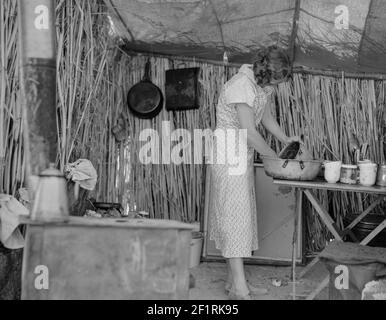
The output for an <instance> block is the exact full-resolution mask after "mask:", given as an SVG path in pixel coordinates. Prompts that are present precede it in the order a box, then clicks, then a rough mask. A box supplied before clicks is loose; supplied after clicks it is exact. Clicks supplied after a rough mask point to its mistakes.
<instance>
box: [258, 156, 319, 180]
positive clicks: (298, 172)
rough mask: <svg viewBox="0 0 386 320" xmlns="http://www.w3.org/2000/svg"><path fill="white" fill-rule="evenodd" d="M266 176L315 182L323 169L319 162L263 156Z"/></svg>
mask: <svg viewBox="0 0 386 320" xmlns="http://www.w3.org/2000/svg"><path fill="white" fill-rule="evenodd" d="M261 159H262V160H263V163H264V170H265V172H266V174H267V175H268V176H270V177H272V178H274V179H284V180H301V181H310V180H314V179H315V178H316V177H317V175H318V173H319V171H320V168H321V167H322V161H319V160H290V159H278V158H272V157H266V156H261Z"/></svg>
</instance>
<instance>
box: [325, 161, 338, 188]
mask: <svg viewBox="0 0 386 320" xmlns="http://www.w3.org/2000/svg"><path fill="white" fill-rule="evenodd" d="M341 167H342V161H326V162H324V178H325V179H326V181H327V182H328V183H337V182H338V181H339V179H340V169H341Z"/></svg>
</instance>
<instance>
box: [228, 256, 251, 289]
mask: <svg viewBox="0 0 386 320" xmlns="http://www.w3.org/2000/svg"><path fill="white" fill-rule="evenodd" d="M228 263H229V267H230V268H229V269H230V272H231V276H232V287H233V289H232V290H234V291H236V292H237V293H240V294H242V295H244V294H248V293H249V289H248V285H247V280H246V279H245V272H244V263H243V259H242V258H231V259H228Z"/></svg>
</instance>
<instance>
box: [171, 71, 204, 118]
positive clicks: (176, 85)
mask: <svg viewBox="0 0 386 320" xmlns="http://www.w3.org/2000/svg"><path fill="white" fill-rule="evenodd" d="M199 73H200V68H185V69H175V70H168V71H166V83H165V95H166V110H168V111H182V110H189V109H198V108H199V101H198V75H199Z"/></svg>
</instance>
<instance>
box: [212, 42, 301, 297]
mask: <svg viewBox="0 0 386 320" xmlns="http://www.w3.org/2000/svg"><path fill="white" fill-rule="evenodd" d="M290 72H291V67H290V60H289V58H288V56H287V54H286V53H285V52H284V51H283V50H281V49H280V48H278V47H276V46H272V47H269V48H266V49H261V50H260V51H259V52H258V54H257V58H256V61H255V62H254V64H253V65H243V66H242V67H241V68H240V70H239V72H238V73H237V74H236V75H235V76H234V77H233V78H231V79H230V80H229V81H228V82H227V83H226V84H225V85H224V88H223V90H222V93H221V95H220V98H219V101H218V105H217V109H216V115H217V128H216V132H218V130H223V131H224V132H229V130H232V129H233V130H234V131H235V132H236V135H232V138H230V136H229V135H228V134H226V139H215V144H214V148H213V150H214V158H213V164H212V165H211V176H212V187H211V188H212V199H211V210H210V213H211V232H210V238H211V240H214V241H215V243H216V248H217V249H219V250H221V252H222V255H223V257H224V258H225V259H226V260H227V265H228V281H227V284H226V290H227V292H228V293H229V298H230V299H248V300H249V299H251V294H264V293H266V292H267V291H266V290H265V289H259V288H254V287H252V286H251V285H250V284H249V283H247V281H246V278H245V273H244V265H243V258H247V257H251V256H252V252H253V251H255V250H257V249H258V237H257V214H256V198H255V190H254V170H253V159H254V151H255V150H256V151H257V152H258V153H259V154H261V155H266V156H272V157H277V155H276V153H275V152H274V151H273V150H272V149H271V148H270V146H269V145H268V144H267V143H266V142H265V140H264V139H263V137H262V136H261V135H260V134H259V132H258V130H257V126H258V125H259V124H260V123H261V124H262V125H264V127H265V128H266V129H267V130H268V131H270V132H271V133H272V134H273V135H274V136H275V137H276V138H277V139H278V140H280V141H281V142H283V143H290V142H292V141H299V138H298V137H287V136H286V134H285V133H284V132H283V131H282V129H281V128H280V126H279V125H278V123H277V122H276V120H275V119H274V117H273V116H272V114H271V112H270V110H269V108H268V107H266V106H267V104H268V103H267V102H268V98H269V95H270V94H271V93H272V92H273V88H272V87H271V86H272V85H275V84H278V83H279V82H282V81H285V80H286V79H287V78H288V77H289V75H290ZM240 129H244V130H246V131H244V132H246V133H247V139H246V140H243V139H242V135H240V134H239V132H240ZM240 137H241V138H240ZM242 141H244V143H245V144H246V146H245V147H246V150H247V159H245V161H247V164H246V166H245V167H246V170H244V171H243V172H239V173H238V174H231V171H230V169H231V168H232V167H234V162H232V164H229V162H221V161H218V160H219V159H228V158H227V155H228V156H229V152H230V151H229V150H237V152H238V151H240V150H242V149H240V142H242ZM230 145H232V146H231V147H232V148H234V149H230Z"/></svg>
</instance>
